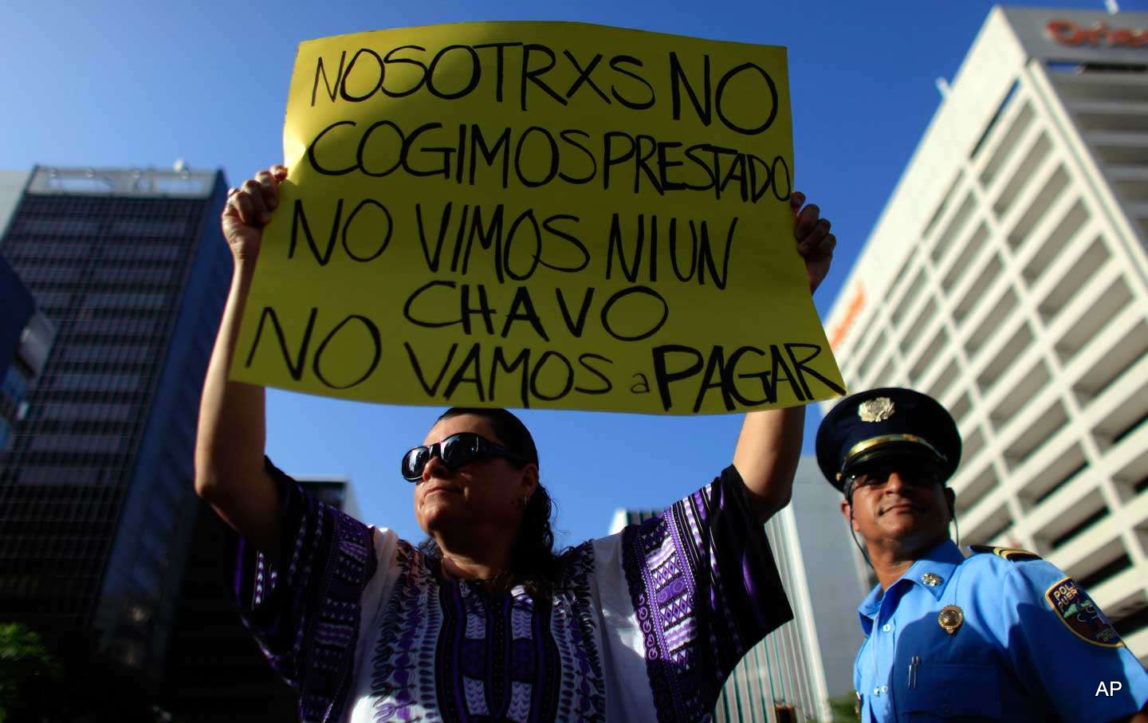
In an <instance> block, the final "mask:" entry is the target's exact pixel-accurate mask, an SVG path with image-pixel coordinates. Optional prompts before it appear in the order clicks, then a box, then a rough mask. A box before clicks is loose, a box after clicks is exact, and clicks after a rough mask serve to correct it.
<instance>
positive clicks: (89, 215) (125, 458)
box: [0, 168, 230, 684]
mask: <svg viewBox="0 0 1148 723" xmlns="http://www.w3.org/2000/svg"><path fill="white" fill-rule="evenodd" d="M225 193H226V186H225V182H224V179H223V175H222V173H221V172H218V171H211V172H195V171H190V170H188V169H186V168H181V169H178V170H174V171H156V170H95V171H93V170H73V169H53V168H36V169H34V171H33V172H32V174H31V176H30V177H29V178H28V180H27V183H26V185H25V187H24V189H23V191H22V193H21V194H20V197H19V201H18V204H17V206H16V208H15V211H14V212H13V214H12V217H11V219H10V221H9V223H8V224H7V230H6V232H5V235H4V236H3V238H2V239H0V255H3V256H4V257H5V258H6V259H7V261H8V262H9V263H10V264H11V267H12V269H13V270H14V271H15V272H16V275H17V276H18V277H19V278H20V279H21V281H22V282H23V283H24V285H25V286H26V287H27V289H28V290H29V291H30V292H31V295H32V297H33V299H34V301H35V304H36V306H37V307H38V308H39V310H40V311H41V312H42V313H43V314H44V316H45V317H47V319H48V320H49V321H50V322H51V324H52V326H53V327H54V329H55V340H54V344H53V346H52V351H51V354H50V355H48V357H47V360H46V363H45V364H44V367H43V372H42V374H41V376H40V379H39V380H38V383H37V384H36V386H35V388H34V389H32V390H31V392H30V393H29V394H28V396H27V398H26V399H25V400H24V401H25V402H26V403H27V407H26V409H25V411H24V413H23V414H22V415H21V416H20V417H19V418H18V419H17V420H16V422H15V425H14V427H13V429H12V434H11V440H10V443H9V447H10V448H9V450H8V451H7V452H4V453H2V454H0V610H3V611H4V613H5V619H6V620H12V621H17V622H22V623H25V624H28V625H30V626H31V627H33V628H35V629H37V630H39V631H41V632H42V633H44V634H45V636H46V637H47V638H48V639H49V640H53V639H57V638H60V637H63V636H69V635H73V634H75V633H80V634H82V635H84V636H85V637H87V638H89V639H92V640H93V641H94V644H95V647H96V649H97V650H98V651H100V653H101V654H102V655H104V656H107V657H110V658H111V660H112V661H113V662H115V663H117V664H119V665H121V666H124V667H125V668H127V669H128V670H130V671H138V672H139V673H140V677H141V679H144V680H145V681H151V682H152V683H153V684H154V682H155V681H154V677H155V676H156V674H157V672H158V671H159V670H160V669H161V668H162V666H161V665H160V663H161V661H162V660H163V654H164V647H165V645H166V642H167V637H168V632H169V630H170V627H171V619H172V615H173V613H174V609H175V602H176V597H177V593H178V590H179V584H180V579H181V576H182V570H183V564H184V559H185V557H186V554H187V543H188V540H189V539H190V536H191V532H192V526H193V522H194V519H195V511H196V499H195V495H194V490H193V470H192V461H193V449H194V441H195V421H196V410H197V408H198V400H199V395H200V389H201V386H202V383H203V377H204V372H205V370H206V365H207V359H208V356H209V353H210V350H211V346H212V343H213V340H214V336H215V332H216V329H217V327H218V323H219V318H220V314H221V312H222V307H223V302H224V299H225V296H226V291H227V284H228V279H229V275H230V255H229V253H228V251H227V249H226V244H225V243H224V242H223V239H222V238H221V234H220V231H219V223H218V218H219V213H220V211H221V210H222V207H223V203H224V199H225Z"/></svg>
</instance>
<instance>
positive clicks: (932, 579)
mask: <svg viewBox="0 0 1148 723" xmlns="http://www.w3.org/2000/svg"><path fill="white" fill-rule="evenodd" d="M921 582H923V583H925V584H926V585H928V586H929V587H936V586H937V585H940V584H941V583H942V582H944V580H943V579H942V578H941V576H940V575H938V574H936V573H933V572H926V573H925V574H924V575H921Z"/></svg>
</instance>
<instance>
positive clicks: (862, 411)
mask: <svg viewBox="0 0 1148 723" xmlns="http://www.w3.org/2000/svg"><path fill="white" fill-rule="evenodd" d="M857 416H858V417H860V418H861V421H862V422H884V421H885V420H886V419H888V418H889V417H892V416H893V400H892V399H890V398H889V397H876V398H874V399H867V400H865V401H864V402H861V404H860V405H859V406H858V407H857Z"/></svg>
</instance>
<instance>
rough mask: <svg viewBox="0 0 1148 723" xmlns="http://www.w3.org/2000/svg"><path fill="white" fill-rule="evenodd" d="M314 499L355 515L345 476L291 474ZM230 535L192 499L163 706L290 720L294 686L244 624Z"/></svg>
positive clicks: (189, 716) (175, 712) (237, 722)
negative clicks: (231, 573)
mask: <svg viewBox="0 0 1148 723" xmlns="http://www.w3.org/2000/svg"><path fill="white" fill-rule="evenodd" d="M296 479H297V480H298V482H299V483H300V484H301V485H303V488H304V489H306V490H307V492H309V493H310V494H311V495H313V496H314V497H315V498H316V499H318V500H320V501H321V502H324V503H326V504H328V505H331V506H332V507H335V508H337V509H340V510H342V511H343V512H345V513H346V514H348V515H351V516H352V517H356V518H359V513H358V506H357V505H356V503H355V497H354V493H353V489H352V487H351V484H350V480H348V479H346V478H334V477H297V478H296ZM234 556H235V533H234V532H232V531H231V529H230V528H228V527H227V525H226V524H225V523H224V522H223V521H222V520H221V519H220V518H219V516H218V515H216V514H215V512H214V511H213V510H212V509H211V507H210V506H209V505H207V503H205V502H201V503H200V504H199V510H198V513H197V515H196V522H195V532H194V533H193V535H192V543H191V551H190V553H189V555H188V560H187V565H186V567H185V573H184V576H183V585H182V588H181V591H180V594H179V604H178V606H177V609H176V614H175V624H174V626H173V629H172V633H171V642H170V645H169V647H168V654H167V663H166V667H165V669H164V674H163V678H164V685H163V687H164V690H163V693H162V707H163V708H164V710H167V711H168V712H170V713H171V714H172V717H173V719H174V720H177V721H180V722H181V723H197V722H199V721H202V722H203V723H211V722H212V721H220V720H226V721H229V722H230V723H263V721H290V720H295V719H296V716H297V713H296V707H297V696H296V694H295V691H294V690H293V689H292V688H291V687H290V686H288V685H287V683H285V682H284V681H283V679H282V678H280V677H279V675H278V674H277V673H275V672H274V671H273V670H272V669H271V666H270V665H269V664H268V663H267V659H266V658H265V657H263V653H261V652H260V650H259V647H258V645H256V643H255V638H254V637H252V635H251V633H250V631H248V630H247V628H246V627H244V626H243V623H242V621H241V620H240V617H239V612H238V609H237V608H236V606H235V602H234V599H233V597H232V593H231V590H230V586H231V583H232V580H230V579H228V578H227V574H226V573H227V570H228V567H229V565H228V563H229V561H230V560H232V559H234Z"/></svg>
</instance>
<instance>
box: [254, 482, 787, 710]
mask: <svg viewBox="0 0 1148 723" xmlns="http://www.w3.org/2000/svg"><path fill="white" fill-rule="evenodd" d="M268 468H269V470H271V472H272V475H273V476H274V478H275V480H276V482H277V483H278V485H279V489H280V500H281V505H282V515H283V526H282V529H283V550H282V551H281V555H280V558H279V559H280V560H281V563H280V565H279V566H278V567H274V566H272V565H271V564H270V562H269V561H268V560H267V558H265V557H264V556H263V555H262V554H260V553H258V552H256V551H255V550H254V549H253V548H251V547H249V546H247V545H245V544H243V541H242V540H241V541H240V549H239V555H238V558H237V566H236V570H235V589H236V594H237V596H238V598H239V601H240V604H241V605H242V608H243V617H244V622H245V623H246V624H247V626H248V627H249V628H250V629H251V630H252V632H253V633H254V634H255V637H256V640H258V642H259V645H260V647H261V648H262V649H263V652H264V654H265V655H266V656H267V658H268V660H269V661H270V662H271V665H272V666H273V667H274V668H275V669H276V670H277V671H279V673H280V674H282V675H283V676H284V677H285V678H286V679H287V680H288V681H290V682H291V683H292V684H293V685H294V686H295V687H296V689H297V690H298V692H299V710H300V718H301V719H302V720H304V721H344V720H345V721H354V722H355V723H367V722H371V723H375V722H381V721H440V720H446V721H496V720H497V721H522V722H525V721H550V720H563V721H569V720H594V721H602V720H607V719H608V720H612V721H613V720H617V721H640V720H650V721H654V720H657V721H697V720H705V719H707V718H708V717H709V716H710V714H711V711H712V710H713V706H714V704H715V702H716V700H717V696H718V693H719V692H720V690H721V687H722V684H723V683H724V682H725V680H726V677H727V676H728V675H729V673H730V671H731V670H732V669H733V667H734V666H735V665H736V664H737V662H738V661H739V660H740V659H741V657H742V656H743V655H744V654H745V652H746V651H748V650H749V649H750V648H751V647H752V646H753V645H754V644H755V643H757V642H758V641H759V640H761V638H763V637H764V636H765V635H766V634H767V633H769V632H770V631H772V630H773V629H775V628H776V627H778V626H779V625H781V624H782V623H784V622H786V621H788V620H789V619H791V618H792V617H793V615H792V612H791V611H790V608H789V603H788V601H787V599H786V597H785V592H784V591H783V590H782V587H781V581H780V579H779V577H778V574H777V568H776V566H775V564H774V561H773V556H772V553H771V552H770V549H769V543H768V541H767V540H766V538H765V533H764V529H763V527H762V525H761V524H759V523H758V522H757V520H756V519H755V517H754V515H753V513H752V511H751V510H750V508H749V503H748V499H747V497H746V495H747V493H746V490H745V485H744V483H743V482H742V480H741V477H740V476H739V475H738V473H737V471H736V470H735V469H734V468H733V467H732V466H731V467H728V468H726V469H725V470H724V471H723V472H722V474H721V475H720V476H719V477H718V478H717V479H715V480H714V481H713V482H712V483H710V484H709V485H707V486H705V487H703V488H702V489H700V490H698V491H697V492H695V493H693V494H692V495H690V496H689V497H687V498H685V499H683V500H681V501H680V502H677V503H675V504H673V505H671V506H670V507H669V508H667V509H666V510H665V511H664V512H663V513H662V514H660V515H658V516H657V517H655V518H653V519H650V520H647V521H646V522H644V523H642V524H641V525H633V526H630V527H628V528H626V529H625V530H623V531H622V532H620V533H618V534H616V535H612V536H610V537H605V538H602V539H598V540H593V541H590V542H586V543H583V544H582V545H580V546H578V547H576V548H574V549H572V550H571V551H569V552H568V553H566V554H565V555H564V556H563V558H562V560H561V565H562V575H561V578H560V581H559V583H558V584H557V585H556V587H555V590H554V592H553V594H552V595H551V597H550V599H542V600H535V599H533V598H532V597H531V596H530V595H529V594H527V593H526V591H525V590H524V589H523V588H522V587H521V586H517V587H514V588H512V589H511V590H510V591H509V592H508V593H506V594H492V593H490V592H488V591H487V590H486V588H485V587H484V586H483V585H482V584H481V583H473V582H458V581H453V580H447V579H444V578H443V577H442V576H441V575H439V574H438V567H437V563H436V562H435V561H434V560H430V559H428V558H426V557H425V556H424V555H423V554H422V553H420V552H418V551H417V550H416V549H415V548H414V547H412V546H411V545H410V544H408V543H407V542H405V541H403V540H401V539H399V538H398V536H396V535H395V534H394V532H392V531H390V530H386V529H379V528H372V527H367V526H366V525H363V524H362V523H360V522H358V521H356V520H354V519H352V518H350V517H347V516H346V515H344V514H342V513H341V512H338V511H337V510H334V509H332V508H330V507H327V506H325V505H323V504H321V503H319V502H317V501H316V500H314V499H313V498H311V497H310V496H309V495H307V494H306V493H305V492H303V490H302V489H300V487H299V485H298V484H297V483H296V482H295V481H294V480H292V479H291V478H290V477H288V476H287V475H285V474H283V473H282V472H280V471H279V470H278V469H275V468H274V467H273V466H271V465H270V463H269V464H268Z"/></svg>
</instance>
